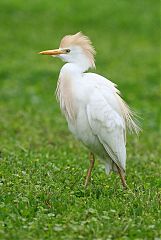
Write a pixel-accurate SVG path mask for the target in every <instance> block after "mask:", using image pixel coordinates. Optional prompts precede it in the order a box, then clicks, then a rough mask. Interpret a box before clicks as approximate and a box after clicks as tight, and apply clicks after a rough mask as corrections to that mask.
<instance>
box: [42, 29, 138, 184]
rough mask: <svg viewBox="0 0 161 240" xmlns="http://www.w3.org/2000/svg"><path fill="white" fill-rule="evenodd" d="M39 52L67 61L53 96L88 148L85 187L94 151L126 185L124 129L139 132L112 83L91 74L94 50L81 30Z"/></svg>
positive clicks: (76, 134)
mask: <svg viewBox="0 0 161 240" xmlns="http://www.w3.org/2000/svg"><path fill="white" fill-rule="evenodd" d="M40 54H45V55H51V56H53V57H55V56H57V57H59V58H60V59H62V60H63V61H65V62H67V63H66V64H65V65H64V66H63V67H62V69H61V71H60V75H59V79H58V83H57V88H56V96H57V99H58V101H59V103H60V108H61V110H62V112H63V114H64V115H65V118H66V120H67V122H68V127H69V130H70V131H71V132H72V133H73V135H74V136H75V137H76V138H77V139H78V140H80V141H81V142H82V143H83V144H84V145H85V146H86V147H87V148H89V150H90V152H91V153H90V166H89V169H88V172H87V176H86V180H85V186H87V184H88V182H89V181H90V178H91V172H92V168H93V166H94V162H95V158H94V155H95V154H96V155H97V156H98V157H99V159H100V161H101V162H102V163H103V164H104V165H105V170H106V173H107V174H109V173H110V171H115V172H118V174H119V175H120V178H121V181H122V184H123V187H126V186H127V185H126V181H125V166H126V130H127V129H129V130H130V131H133V132H136V133H138V132H139V130H140V129H139V127H138V126H137V124H136V123H135V120H134V118H133V113H132V111H131V110H130V108H129V107H128V106H127V104H126V103H125V102H124V101H123V100H122V98H121V97H120V92H119V90H118V89H117V86H116V84H114V83H113V82H111V81H109V80H108V79H106V78H104V77H103V76H101V75H98V74H95V73H86V71H87V70H88V69H89V68H95V59H94V55H95V50H94V47H93V46H92V43H91V41H90V39H89V38H88V37H87V36H84V35H83V34H82V33H81V32H79V33H76V34H75V35H67V36H65V37H63V39H62V40H61V43H60V47H59V49H56V50H46V51H42V52H40Z"/></svg>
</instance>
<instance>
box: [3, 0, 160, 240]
mask: <svg viewBox="0 0 161 240" xmlns="http://www.w3.org/2000/svg"><path fill="white" fill-rule="evenodd" d="M0 9H1V14H0V42H1V44H0V86H1V93H0V99H1V102H0V142H1V154H0V158H1V159H0V239H8V240H11V239H12V240H14V239H16V240H21V239H25V240H31V239H32V240H36V239H42V240H44V239H51V240H53V239H56V240H73V239H76V240H77V239H87V240H107V239H124V240H125V239H159V237H161V231H160V229H161V223H160V206H159V203H160V195H161V191H160V190H161V179H160V173H161V165H160V164H161V160H160V159H161V152H159V150H160V146H161V142H160V137H159V135H160V117H161V115H160V114H159V104H160V101H161V99H159V96H160V89H159V87H160V86H159V80H160V72H159V51H160V46H159V37H160V36H159V31H160V26H159V1H157V0H154V1H151V0H146V1H144V0H142V1H141V0H136V1H128V0H120V1H118V0H108V1H103V0H100V1H96V0H95V1H94V0H88V1H87V0H86V1H85V0H82V1H74V0H72V1H65V0H64V1H49V0H48V1H42V0H35V1H31V0H28V1H20V0H1V2H0ZM80 30H81V31H83V32H84V33H85V34H87V35H88V36H90V38H91V39H92V41H93V44H94V46H95V48H96V50H97V56H96V65H97V72H98V73H101V74H102V75H104V76H106V77H108V78H109V79H112V80H113V81H114V82H116V83H117V84H118V86H119V89H120V90H121V92H122V94H123V96H124V98H125V100H126V101H127V102H128V103H129V105H130V106H132V107H133V108H134V109H135V110H136V111H137V112H138V113H140V116H141V117H142V118H143V119H142V120H141V124H142V128H143V132H142V133H141V135H140V136H139V138H137V137H136V136H128V144H127V154H128V158H127V182H128V185H129V187H130V189H131V190H127V191H123V190H122V187H121V184H120V180H119V177H118V176H116V175H115V174H111V175H109V176H108V177H107V176H106V175H105V172H104V169H103V166H101V165H100V164H99V163H96V166H95V169H94V171H93V175H92V183H91V185H90V186H89V187H88V188H87V189H86V190H85V189H84V187H83V182H84V178H85V174H86V169H87V167H88V164H89V163H88V151H87V150H86V149H85V148H84V147H83V146H82V145H81V144H80V143H78V142H76V141H75V139H74V138H73V137H72V136H71V134H70V133H69V131H68V129H67V125H66V122H65V120H64V118H63V116H62V115H61V113H60V110H59V106H58V103H57V102H56V100H55V96H54V90H55V87H56V81H57V78H58V74H59V70H60V68H61V66H62V64H63V63H62V62H60V60H57V59H53V58H49V57H43V56H40V55H37V54H35V53H36V52H38V51H40V50H44V49H50V48H55V47H58V45H59V41H60V39H61V37H62V36H64V35H66V34H72V33H76V32H78V31H80ZM159 145H160V146H159Z"/></svg>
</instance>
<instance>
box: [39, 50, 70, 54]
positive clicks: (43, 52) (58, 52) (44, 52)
mask: <svg viewBox="0 0 161 240" xmlns="http://www.w3.org/2000/svg"><path fill="white" fill-rule="evenodd" d="M65 53H66V52H65V51H64V50H61V49H55V50H46V51H42V52H39V54H43V55H59V54H65Z"/></svg>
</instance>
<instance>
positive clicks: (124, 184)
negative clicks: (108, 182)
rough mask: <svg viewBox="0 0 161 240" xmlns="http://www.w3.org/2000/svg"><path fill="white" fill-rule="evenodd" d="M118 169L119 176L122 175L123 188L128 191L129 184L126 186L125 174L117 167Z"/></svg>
mask: <svg viewBox="0 0 161 240" xmlns="http://www.w3.org/2000/svg"><path fill="white" fill-rule="evenodd" d="M116 167H117V170H118V173H119V175H120V178H121V182H122V185H123V188H124V189H126V188H127V184H126V180H125V176H124V174H123V173H122V171H121V169H120V168H119V167H118V166H117V165H116Z"/></svg>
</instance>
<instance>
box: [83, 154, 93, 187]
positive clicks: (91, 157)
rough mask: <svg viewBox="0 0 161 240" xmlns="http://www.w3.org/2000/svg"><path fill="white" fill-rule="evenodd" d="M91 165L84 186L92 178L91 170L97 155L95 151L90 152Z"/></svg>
mask: <svg viewBox="0 0 161 240" xmlns="http://www.w3.org/2000/svg"><path fill="white" fill-rule="evenodd" d="M89 160H90V166H89V168H88V171H87V176H86V180H85V184H84V186H85V187H86V186H87V185H88V183H89V181H90V179H91V172H92V169H93V167H94V162H95V157H94V154H93V153H90V159H89Z"/></svg>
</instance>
